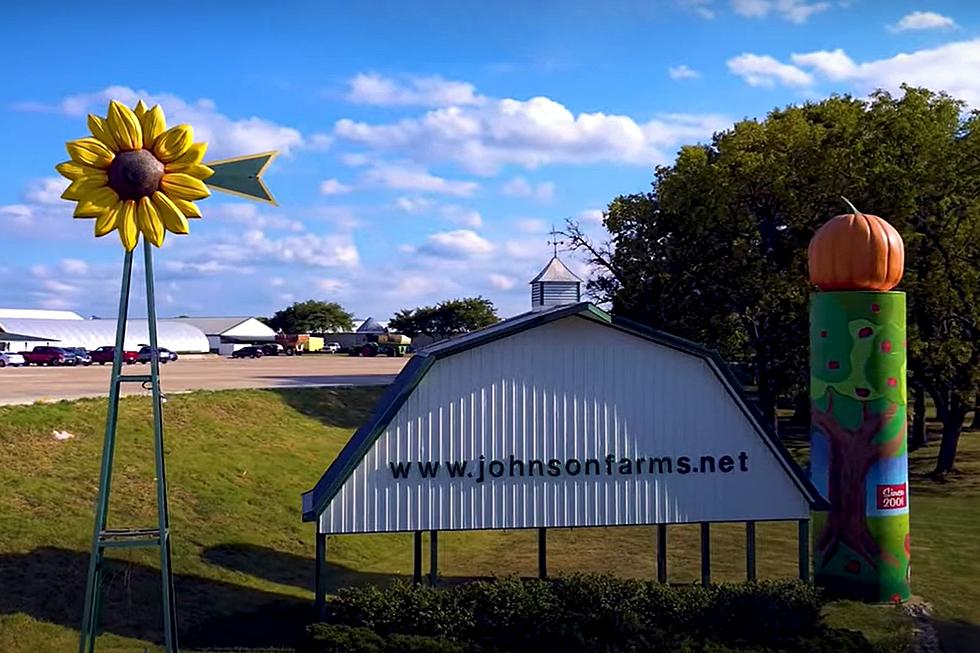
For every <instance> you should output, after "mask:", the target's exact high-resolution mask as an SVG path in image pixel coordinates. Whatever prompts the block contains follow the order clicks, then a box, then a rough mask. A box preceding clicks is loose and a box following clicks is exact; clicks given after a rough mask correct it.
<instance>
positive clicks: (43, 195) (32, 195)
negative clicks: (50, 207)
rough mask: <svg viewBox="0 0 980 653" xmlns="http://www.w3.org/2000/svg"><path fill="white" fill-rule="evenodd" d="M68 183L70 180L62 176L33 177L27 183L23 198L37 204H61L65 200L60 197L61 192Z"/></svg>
mask: <svg viewBox="0 0 980 653" xmlns="http://www.w3.org/2000/svg"><path fill="white" fill-rule="evenodd" d="M69 183H71V182H69V181H68V180H67V179H65V178H64V177H45V178H44V179H35V180H34V181H32V182H31V183H29V184H28V185H27V190H25V191H24V198H25V199H26V200H27V201H29V202H35V203H37V204H61V203H62V202H64V201H65V200H63V199H61V194H62V193H63V192H65V189H66V188H68V184H69Z"/></svg>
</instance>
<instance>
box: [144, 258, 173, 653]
mask: <svg viewBox="0 0 980 653" xmlns="http://www.w3.org/2000/svg"><path fill="white" fill-rule="evenodd" d="M143 260H144V267H145V268H146V317H147V323H148V329H149V332H150V348H151V351H152V353H151V354H150V378H151V381H150V384H151V387H152V389H153V436H154V437H153V443H154V449H155V450H156V474H157V522H158V524H159V526H158V527H159V529H160V573H161V574H162V575H163V579H162V580H163V582H162V583H161V585H162V587H163V597H162V598H163V636H164V644H165V646H166V650H167V651H168V653H169V652H170V651H176V650H177V608H176V605H175V600H174V589H173V587H174V579H173V572H172V571H171V569H170V564H171V555H170V511H169V504H168V501H167V470H166V464H165V463H164V459H163V405H162V401H161V398H162V396H161V393H160V356H159V353H158V352H159V345H158V342H157V310H156V299H155V296H154V289H153V248H152V246H151V245H150V243H149V242H148V241H147V240H146V239H143Z"/></svg>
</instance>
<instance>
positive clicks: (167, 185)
mask: <svg viewBox="0 0 980 653" xmlns="http://www.w3.org/2000/svg"><path fill="white" fill-rule="evenodd" d="M160 190H162V191H163V192H164V193H166V194H167V196H168V197H170V198H171V199H173V198H175V197H179V198H180V199H183V200H200V199H204V198H205V197H207V196H209V195H210V194H211V191H209V190H208V187H207V186H205V185H204V182H203V181H201V180H200V179H197V178H196V177H191V176H190V175H187V174H184V173H183V172H174V173H172V174H170V173H168V174H165V175H164V176H163V179H161V180H160Z"/></svg>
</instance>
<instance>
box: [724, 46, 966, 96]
mask: <svg viewBox="0 0 980 653" xmlns="http://www.w3.org/2000/svg"><path fill="white" fill-rule="evenodd" d="M743 56H750V57H757V55H743ZM757 58H760V59H768V60H771V61H772V62H774V63H775V64H776V65H777V66H786V67H787V68H792V69H794V70H796V71H797V73H802V74H803V75H807V76H808V77H810V78H811V79H812V80H814V81H817V80H818V79H826V80H829V81H833V82H841V83H846V84H848V85H849V86H851V87H853V88H854V89H856V90H857V91H859V92H865V93H867V92H870V91H872V90H874V89H876V88H883V89H886V90H888V91H891V92H899V91H900V89H901V85H902V84H903V83H906V84H910V85H912V86H924V87H927V88H930V89H933V90H936V91H939V90H942V91H946V92H947V93H949V94H950V95H952V96H953V97H956V98H958V99H961V100H964V101H965V102H967V103H968V104H969V105H971V106H972V107H974V108H980V78H978V77H977V76H976V75H974V74H973V73H972V71H974V70H976V69H977V68H980V38H977V39H971V40H968V41H957V42H953V43H947V44H945V45H941V46H939V47H936V48H929V49H923V50H917V51H914V52H911V53H908V54H906V53H902V54H897V55H895V56H893V57H889V58H886V59H877V60H872V61H867V62H864V63H858V62H855V61H854V60H853V59H851V57H849V56H848V55H847V54H846V53H845V52H844V51H843V50H840V49H838V50H832V51H828V50H819V51H816V52H809V53H804V54H793V55H792V56H791V61H793V63H795V64H796V66H789V65H787V64H781V63H779V62H778V61H776V60H775V59H772V57H757ZM729 67H731V62H729ZM804 68H806V69H808V71H804V70H803V69H804ZM733 72H734V71H733ZM756 74H758V75H763V73H761V72H759V73H756ZM767 79H768V81H769V83H770V84H773V83H775V82H776V81H779V82H781V83H783V84H786V85H790V86H797V85H799V84H798V82H799V81H801V80H800V79H799V78H797V77H795V76H793V75H786V76H784V77H783V78H781V79H780V78H777V77H775V76H772V75H770V76H769V77H768V78H767ZM746 81H748V82H749V83H750V84H751V83H752V81H751V80H749V79H748V78H746Z"/></svg>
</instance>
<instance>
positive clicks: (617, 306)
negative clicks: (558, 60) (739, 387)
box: [566, 88, 980, 475]
mask: <svg viewBox="0 0 980 653" xmlns="http://www.w3.org/2000/svg"><path fill="white" fill-rule="evenodd" d="M903 90H904V94H903V96H902V97H900V98H895V97H892V96H891V95H890V94H888V93H885V92H877V93H875V94H873V95H872V97H871V99H870V101H868V102H864V101H860V100H856V99H854V98H850V97H846V96H845V97H831V98H828V99H826V100H823V101H821V102H817V103H807V104H804V105H802V106H795V107H788V108H785V109H777V110H774V111H772V112H771V113H770V114H769V115H768V116H767V117H766V119H765V120H763V121H754V120H747V121H743V122H740V123H738V124H736V125H734V126H733V127H732V128H731V129H729V130H727V131H725V132H722V133H719V134H716V135H715V136H714V137H713V139H712V141H711V143H710V144H706V145H698V146H688V147H684V148H682V149H681V151H680V153H679V154H678V156H677V159H676V161H675V162H674V163H673V165H670V166H663V167H659V168H657V170H656V171H655V175H654V181H653V184H652V191H651V192H649V193H645V194H640V195H630V196H624V197H618V198H616V199H614V200H613V201H612V202H611V203H610V204H609V207H608V210H607V212H606V214H605V216H604V225H605V227H606V229H607V230H608V232H609V234H610V240H609V242H608V243H606V244H602V245H596V244H594V243H592V242H590V241H589V240H588V239H587V238H586V237H585V235H584V234H583V232H582V231H581V230H580V229H579V228H578V226H577V225H576V224H574V223H569V226H568V229H567V234H566V235H568V236H569V237H570V239H571V242H572V243H573V246H574V247H575V248H577V249H580V250H584V251H585V252H587V254H588V255H589V258H590V259H591V262H592V263H593V264H595V265H596V266H597V268H598V269H599V270H601V273H600V274H599V276H598V277H597V278H595V279H593V280H591V281H590V283H589V287H588V290H589V292H590V293H592V294H594V295H597V296H598V297H599V298H600V299H603V300H608V301H611V302H612V304H613V309H614V310H615V311H617V312H619V313H622V314H626V315H627V316H630V317H633V318H635V319H639V320H642V321H645V322H647V323H650V324H652V325H653V326H656V327H658V328H661V329H664V330H667V331H671V332H674V333H677V334H678V335H681V336H684V337H687V338H691V339H694V340H698V341H701V342H704V343H706V344H708V345H709V346H712V347H714V348H716V349H718V350H719V351H720V352H721V353H722V355H723V356H725V357H726V358H728V359H729V360H731V361H733V362H738V363H742V364H744V365H745V366H746V367H748V368H749V370H750V371H751V372H752V373H753V375H754V377H755V382H756V385H757V386H758V388H759V392H758V394H759V403H760V407H761V408H762V410H763V412H764V413H765V414H766V415H767V416H768V417H769V419H774V417H775V410H776V404H777V400H778V399H780V398H783V399H796V398H798V397H799V395H800V393H801V392H804V391H805V389H806V387H807V384H808V378H807V377H808V374H807V370H808V363H807V359H808V356H807V353H808V335H807V334H808V333H809V329H808V316H807V303H808V295H809V293H810V290H811V289H810V287H809V284H808V282H807V272H806V248H807V245H808V243H809V240H810V238H811V236H812V235H813V233H814V232H815V230H816V229H817V228H818V227H819V226H820V225H821V224H823V223H824V222H825V221H826V220H827V219H828V218H829V217H831V216H833V215H836V214H839V213H843V212H845V209H844V207H842V206H841V203H840V200H839V196H840V195H842V194H843V195H846V196H848V197H850V198H851V199H853V200H855V202H856V204H857V206H859V207H863V208H864V209H865V210H867V211H869V212H871V213H874V214H877V215H881V216H884V217H885V218H886V219H887V220H888V221H889V222H891V223H892V224H893V225H894V226H895V227H896V228H897V229H898V230H899V231H900V233H901V234H902V236H903V238H904V240H905V243H906V251H907V261H908V265H907V268H906V275H905V279H904V280H903V284H902V286H903V288H904V289H905V290H907V291H908V292H909V307H908V316H909V367H910V371H911V372H912V375H913V376H914V377H915V378H916V380H917V383H921V384H922V387H923V388H925V390H926V391H927V392H928V393H929V395H930V396H931V397H932V398H933V400H934V401H935V402H936V406H937V411H938V414H939V418H940V420H941V421H942V422H943V440H942V445H941V447H940V454H939V456H938V462H937V467H936V473H937V474H939V475H942V474H945V473H946V472H948V471H950V470H951V469H952V467H953V462H954V459H955V450H956V442H957V441H958V438H959V432H960V430H961V428H962V425H963V420H964V418H965V416H966V413H967V412H968V410H969V409H970V408H972V406H973V402H972V397H973V393H974V391H975V389H976V387H978V381H980V379H978V369H980V365H978V364H980V278H978V276H980V237H978V236H980V232H978V230H980V198H978V195H980V192H978V191H980V129H978V124H980V123H978V121H980V118H978V117H977V116H976V115H971V116H968V117H966V118H962V109H963V106H962V104H961V103H959V102H957V101H956V100H954V99H952V98H950V97H949V96H947V95H944V94H936V93H932V92H930V91H928V90H925V89H915V88H904V89H903Z"/></svg>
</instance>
